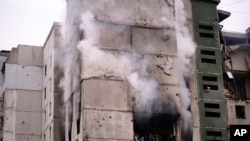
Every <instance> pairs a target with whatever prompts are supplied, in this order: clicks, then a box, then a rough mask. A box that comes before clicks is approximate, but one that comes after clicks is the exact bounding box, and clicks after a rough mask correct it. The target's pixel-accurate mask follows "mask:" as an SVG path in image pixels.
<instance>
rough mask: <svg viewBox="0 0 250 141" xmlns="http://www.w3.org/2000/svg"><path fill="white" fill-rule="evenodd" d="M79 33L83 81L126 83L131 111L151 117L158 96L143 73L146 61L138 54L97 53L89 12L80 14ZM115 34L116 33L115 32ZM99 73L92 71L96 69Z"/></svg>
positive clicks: (95, 29)
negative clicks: (110, 79) (99, 79)
mask: <svg viewBox="0 0 250 141" xmlns="http://www.w3.org/2000/svg"><path fill="white" fill-rule="evenodd" d="M82 17H83V19H82V21H83V24H82V26H81V27H82V29H83V30H84V35H85V39H84V40H82V41H81V42H80V43H79V45H78V48H79V50H80V51H81V52H82V57H83V58H82V60H83V61H84V62H83V65H84V66H83V68H84V70H83V74H82V77H83V78H84V79H88V78H91V77H115V78H116V79H122V80H126V81H127V82H128V83H129V84H130V85H131V86H132V88H133V90H132V91H133V92H132V93H133V97H134V100H135V102H134V103H136V105H135V107H134V108H135V111H137V112H145V113H151V112H153V111H151V109H152V104H153V101H154V100H155V98H156V97H157V96H158V95H159V92H158V88H159V86H158V83H157V82H156V81H155V80H153V79H151V78H150V77H149V75H148V73H147V70H146V69H147V68H146V67H147V60H146V59H145V58H144V57H143V56H140V55H139V54H136V53H135V52H133V53H125V52H123V53H120V54H119V55H116V54H113V53H112V52H108V51H104V50H101V49H100V48H99V47H98V46H96V45H95V43H98V40H99V31H98V26H97V24H98V23H96V21H95V19H94V16H93V14H92V13H90V12H86V13H85V14H83V16H82ZM117 32H119V31H117ZM98 68H99V69H101V71H99V72H98V71H95V70H96V69H98Z"/></svg>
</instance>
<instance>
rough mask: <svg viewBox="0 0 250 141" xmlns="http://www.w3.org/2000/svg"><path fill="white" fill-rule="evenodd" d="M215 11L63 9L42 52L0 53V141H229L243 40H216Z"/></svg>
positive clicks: (244, 99) (174, 4) (212, 3)
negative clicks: (62, 17) (62, 20)
mask: <svg viewBox="0 0 250 141" xmlns="http://www.w3.org/2000/svg"><path fill="white" fill-rule="evenodd" d="M219 2H220V0H126V1H125V0H101V1H100V0H67V18H66V21H65V25H61V24H59V23H54V25H53V26H52V28H51V31H50V33H49V35H48V37H47V39H46V41H45V43H44V46H29V45H18V46H17V48H12V50H11V51H1V52H0V65H1V67H0V68H1V74H0V92H1V95H0V131H1V133H0V136H1V138H0V140H3V141H118V140H123V141H181V140H184V141H192V140H193V141H212V140H216V141H227V140H229V131H230V128H229V127H230V125H232V124H247V123H249V120H250V113H248V111H247V110H246V109H248V107H249V102H250V89H249V88H248V85H249V83H250V77H249V69H250V62H249V61H250V58H249V53H250V52H249V51H250V49H249V35H250V32H249V30H247V31H246V34H241V33H229V32H222V31H221V30H222V26H220V25H219V22H221V21H222V20H224V19H226V18H227V17H228V16H229V15H230V13H228V12H226V11H220V10H217V8H216V7H217V5H218V4H219ZM62 28H63V29H64V30H63V31H64V33H63V32H62Z"/></svg>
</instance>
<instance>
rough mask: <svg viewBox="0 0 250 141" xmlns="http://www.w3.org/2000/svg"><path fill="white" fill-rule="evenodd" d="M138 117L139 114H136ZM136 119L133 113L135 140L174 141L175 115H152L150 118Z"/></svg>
mask: <svg viewBox="0 0 250 141" xmlns="http://www.w3.org/2000/svg"><path fill="white" fill-rule="evenodd" d="M138 115H139V114H138ZM141 116H142V114H141V113H140V117H137V114H136V113H134V133H135V137H134V138H135V140H139V141H175V140H176V132H177V131H176V128H175V127H176V126H177V122H176V121H177V115H176V116H174V115H170V114H154V115H152V116H151V117H150V118H148V117H147V118H142V117H141Z"/></svg>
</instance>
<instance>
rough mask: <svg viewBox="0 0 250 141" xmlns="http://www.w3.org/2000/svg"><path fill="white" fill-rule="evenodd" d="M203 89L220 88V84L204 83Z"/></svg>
mask: <svg viewBox="0 0 250 141" xmlns="http://www.w3.org/2000/svg"><path fill="white" fill-rule="evenodd" d="M203 89H204V90H218V86H217V85H207V84H204V85H203Z"/></svg>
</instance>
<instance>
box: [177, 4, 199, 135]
mask: <svg viewBox="0 0 250 141" xmlns="http://www.w3.org/2000/svg"><path fill="white" fill-rule="evenodd" d="M175 2H176V3H175V5H176V33H177V41H178V42H177V47H178V59H179V70H180V77H181V78H180V87H181V89H180V99H181V106H182V107H181V115H182V124H183V130H184V132H187V130H188V129H192V127H191V126H192V114H191V112H190V111H188V107H189V106H190V104H191V95H190V92H189V89H188V88H187V86H186V84H185V80H184V78H188V77H189V76H190V75H191V74H192V73H193V70H192V69H193V68H192V65H191V57H192V55H193V54H194V53H195V49H196V44H195V43H194V41H193V39H192V36H191V35H190V33H189V31H188V28H187V26H186V24H187V23H186V22H187V18H186V17H187V11H185V10H184V4H183V1H182V0H175Z"/></svg>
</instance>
